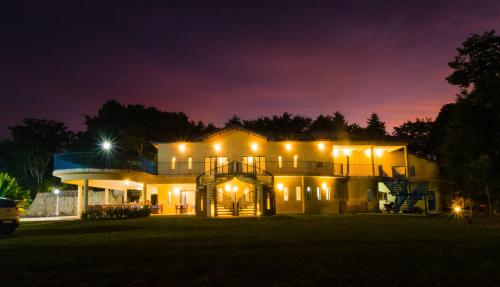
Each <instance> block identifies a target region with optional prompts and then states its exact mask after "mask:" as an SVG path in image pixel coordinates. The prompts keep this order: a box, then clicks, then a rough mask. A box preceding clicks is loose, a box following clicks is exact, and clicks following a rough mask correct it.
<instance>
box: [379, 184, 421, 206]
mask: <svg viewBox="0 0 500 287" xmlns="http://www.w3.org/2000/svg"><path fill="white" fill-rule="evenodd" d="M384 184H385V185H386V186H387V188H388V189H389V190H390V191H391V194H392V195H394V196H395V197H396V200H395V202H394V210H395V211H396V212H400V211H403V212H405V211H410V210H412V209H413V208H414V207H415V205H416V204H417V202H418V201H419V200H422V199H423V198H424V195H425V194H427V189H428V183H427V182H419V183H418V184H417V186H416V187H415V189H414V190H413V191H411V192H408V187H409V183H408V181H407V180H404V179H397V180H395V181H384Z"/></svg>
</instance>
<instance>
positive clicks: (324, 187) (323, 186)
mask: <svg viewBox="0 0 500 287" xmlns="http://www.w3.org/2000/svg"><path fill="white" fill-rule="evenodd" d="M321 188H323V190H326V189H327V188H328V185H327V184H326V182H323V183H322V184H321Z"/></svg>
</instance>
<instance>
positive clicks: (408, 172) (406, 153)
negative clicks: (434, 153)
mask: <svg viewBox="0 0 500 287" xmlns="http://www.w3.org/2000/svg"><path fill="white" fill-rule="evenodd" d="M403 151H404V157H405V172H406V176H407V177H409V176H410V170H409V167H408V149H407V147H406V146H405V147H404V148H403Z"/></svg>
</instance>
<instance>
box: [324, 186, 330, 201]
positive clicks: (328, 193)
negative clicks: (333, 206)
mask: <svg viewBox="0 0 500 287" xmlns="http://www.w3.org/2000/svg"><path fill="white" fill-rule="evenodd" d="M325 192H326V200H330V198H331V197H330V196H331V195H330V188H327V189H326V191H325Z"/></svg>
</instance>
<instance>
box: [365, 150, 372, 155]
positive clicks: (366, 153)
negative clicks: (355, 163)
mask: <svg viewBox="0 0 500 287" xmlns="http://www.w3.org/2000/svg"><path fill="white" fill-rule="evenodd" d="M365 155H366V156H367V157H370V156H372V150H371V149H369V148H367V149H365Z"/></svg>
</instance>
